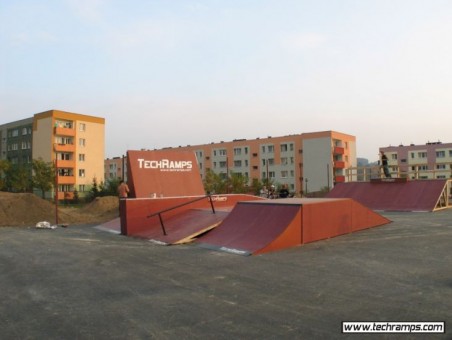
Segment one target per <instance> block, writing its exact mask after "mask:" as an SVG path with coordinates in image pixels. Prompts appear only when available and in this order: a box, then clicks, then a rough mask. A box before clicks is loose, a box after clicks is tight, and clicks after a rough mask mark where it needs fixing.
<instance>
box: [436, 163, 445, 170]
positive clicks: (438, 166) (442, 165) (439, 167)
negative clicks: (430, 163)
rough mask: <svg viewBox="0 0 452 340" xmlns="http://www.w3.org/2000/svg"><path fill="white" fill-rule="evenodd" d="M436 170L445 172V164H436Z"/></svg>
mask: <svg viewBox="0 0 452 340" xmlns="http://www.w3.org/2000/svg"><path fill="white" fill-rule="evenodd" d="M436 169H437V170H446V164H436Z"/></svg>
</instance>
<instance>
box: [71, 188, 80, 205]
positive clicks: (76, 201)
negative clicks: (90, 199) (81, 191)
mask: <svg viewBox="0 0 452 340" xmlns="http://www.w3.org/2000/svg"><path fill="white" fill-rule="evenodd" d="M79 201H80V197H79V195H78V191H77V189H74V197H73V198H72V203H74V204H77V203H78V202H79Z"/></svg>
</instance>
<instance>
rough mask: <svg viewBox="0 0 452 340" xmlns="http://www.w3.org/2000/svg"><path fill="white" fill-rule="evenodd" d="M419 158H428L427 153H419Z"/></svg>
mask: <svg viewBox="0 0 452 340" xmlns="http://www.w3.org/2000/svg"><path fill="white" fill-rule="evenodd" d="M417 156H418V157H419V158H427V152H424V151H422V152H418V153H417Z"/></svg>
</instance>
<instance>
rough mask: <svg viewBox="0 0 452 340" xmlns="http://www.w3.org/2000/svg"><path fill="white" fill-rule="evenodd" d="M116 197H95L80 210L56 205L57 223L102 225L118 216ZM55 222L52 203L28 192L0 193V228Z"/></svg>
mask: <svg viewBox="0 0 452 340" xmlns="http://www.w3.org/2000/svg"><path fill="white" fill-rule="evenodd" d="M118 215H119V214H118V198H117V197H116V196H106V197H98V198H96V199H95V200H94V201H93V202H91V203H88V204H86V205H84V206H82V207H70V206H67V207H66V206H63V205H59V206H58V223H59V224H88V223H103V222H107V221H110V220H112V219H114V218H116V217H118ZM55 220H56V211H55V204H54V203H51V202H49V201H46V200H44V199H42V198H40V197H39V196H36V195H34V194H30V193H9V192H0V227H2V226H30V225H36V223H38V222H42V221H47V222H49V223H51V224H54V223H55Z"/></svg>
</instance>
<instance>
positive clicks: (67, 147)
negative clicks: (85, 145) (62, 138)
mask: <svg viewBox="0 0 452 340" xmlns="http://www.w3.org/2000/svg"><path fill="white" fill-rule="evenodd" d="M55 151H57V152H75V145H74V144H55Z"/></svg>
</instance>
